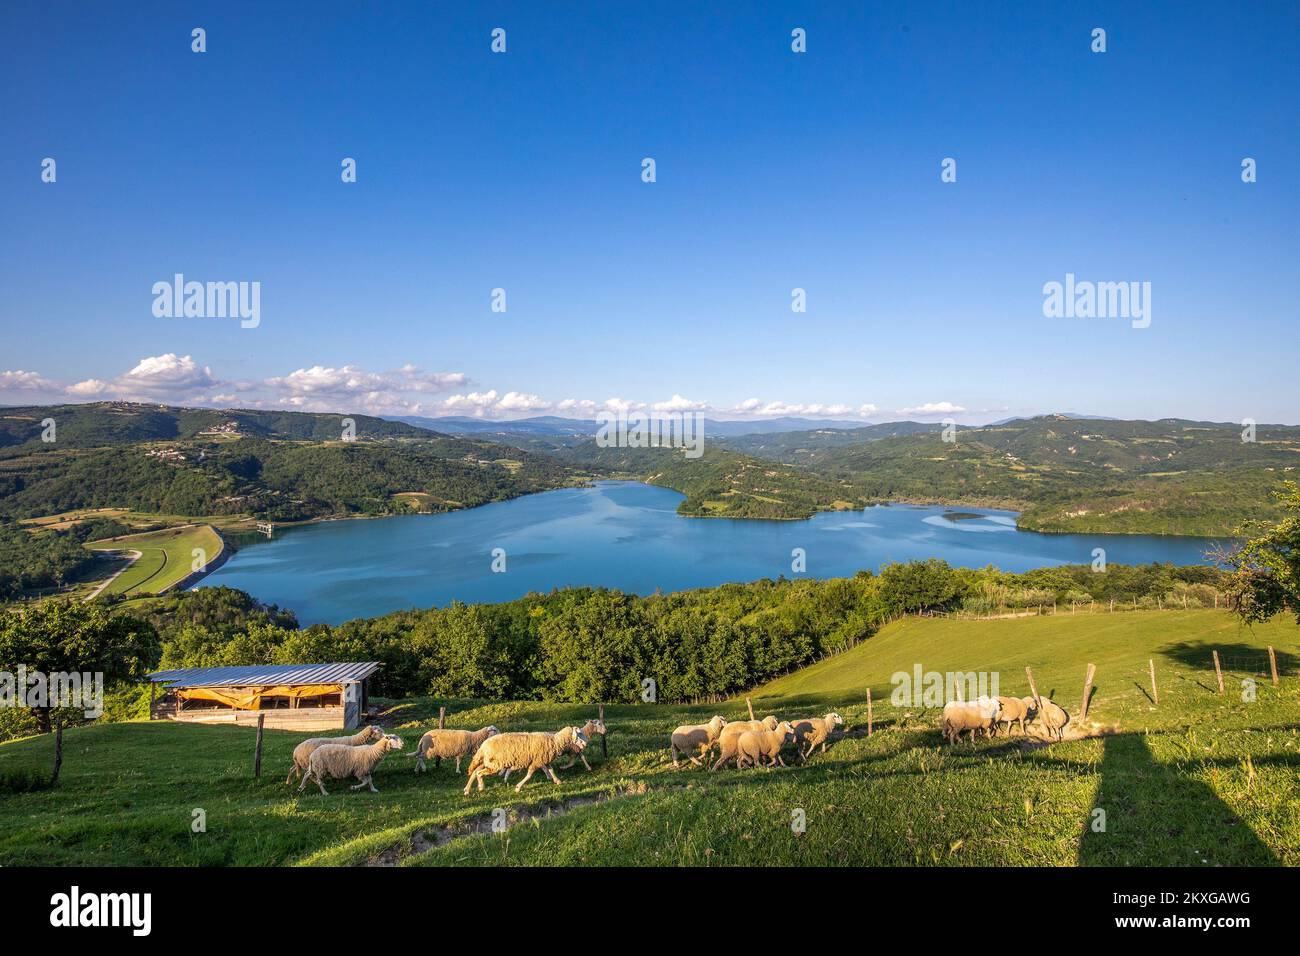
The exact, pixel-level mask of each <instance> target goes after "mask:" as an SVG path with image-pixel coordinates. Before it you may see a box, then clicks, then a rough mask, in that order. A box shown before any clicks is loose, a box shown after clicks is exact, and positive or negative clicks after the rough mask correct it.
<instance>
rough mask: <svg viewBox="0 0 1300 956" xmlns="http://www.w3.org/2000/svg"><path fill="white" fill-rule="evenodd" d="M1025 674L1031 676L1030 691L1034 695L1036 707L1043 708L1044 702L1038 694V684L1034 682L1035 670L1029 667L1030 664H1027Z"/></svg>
mask: <svg viewBox="0 0 1300 956" xmlns="http://www.w3.org/2000/svg"><path fill="white" fill-rule="evenodd" d="M1025 676H1026V677H1028V678H1029V692H1030V693H1031V694H1033V695H1034V707H1035V708H1037V709H1038V710H1042V709H1043V702H1042V699H1041V698H1039V696H1038V685H1037V684H1035V683H1034V672H1033V671H1031V670H1030V669H1029V665H1028V664H1026V665H1025Z"/></svg>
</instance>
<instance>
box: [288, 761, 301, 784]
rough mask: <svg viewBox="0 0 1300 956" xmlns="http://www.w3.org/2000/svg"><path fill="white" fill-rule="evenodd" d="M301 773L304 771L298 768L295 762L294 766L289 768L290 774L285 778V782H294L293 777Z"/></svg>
mask: <svg viewBox="0 0 1300 956" xmlns="http://www.w3.org/2000/svg"><path fill="white" fill-rule="evenodd" d="M301 775H302V771H301V770H299V769H298V765H297V764H294V765H293V766H292V767H290V768H289V776H287V777H285V778H284V782H285V783H287V784H288V783H293V778H294V777H295V776H301Z"/></svg>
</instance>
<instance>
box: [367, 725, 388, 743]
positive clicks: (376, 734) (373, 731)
mask: <svg viewBox="0 0 1300 956" xmlns="http://www.w3.org/2000/svg"><path fill="white" fill-rule="evenodd" d="M382 736H384V732H383V731H382V730H380V729H379V728H378V727H376V726H375V725H374V724H371V725H370V726H369V727H367V728H366V737H365V740H366V743H370V742H371V741H374V740H378V739H379V738H380V737H382Z"/></svg>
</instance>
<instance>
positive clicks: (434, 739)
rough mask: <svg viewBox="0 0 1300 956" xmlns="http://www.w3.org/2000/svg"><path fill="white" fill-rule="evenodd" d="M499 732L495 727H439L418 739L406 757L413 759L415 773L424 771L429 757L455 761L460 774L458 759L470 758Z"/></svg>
mask: <svg viewBox="0 0 1300 956" xmlns="http://www.w3.org/2000/svg"><path fill="white" fill-rule="evenodd" d="M499 733H501V731H499V730H497V729H496V728H495V727H490V726H489V727H480V728H479V729H478V730H451V729H449V728H443V727H439V728H437V729H435V730H430V731H429V732H428V733H426V734H425V735H424V736H423V737H421V738H420V743H419V746H417V747H416V748H415V749H414V750H412V751H411V752H410V753H409V754H407V755H406V756H408V757H414V758H415V772H416V773H420V772H421V771H422V770H424V769H425V767H424V762H425V761H426V760H428V759H430V758H431V757H442V758H443V759H445V760H452V759H453V758H454V759H455V761H456V772H457V773H460V759H461V758H462V757H471V756H473V755H474V751H476V750H478V748H479V745H480V744H481V743H483V741H485V740H487V739H488V738H489V737H491V736H493V735H495V734H499Z"/></svg>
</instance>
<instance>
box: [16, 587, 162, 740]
mask: <svg viewBox="0 0 1300 956" xmlns="http://www.w3.org/2000/svg"><path fill="white" fill-rule="evenodd" d="M160 653H161V646H160V641H159V638H158V633H157V632H156V631H155V630H154V629H153V627H152V625H150V624H147V623H145V622H143V621H138V620H136V619H135V618H132V617H127V616H125V615H120V614H119V615H114V614H110V613H109V612H107V611H106V610H105V609H104V608H103V607H100V606H98V605H94V604H84V603H79V602H72V601H47V602H46V603H44V604H34V605H28V606H26V607H24V608H22V609H21V610H19V611H18V612H17V613H8V614H0V670H3V671H7V672H9V673H10V674H13V673H15V672H16V671H17V669H18V667H19V666H20V665H21V666H25V667H26V668H27V671H28V673H29V674H30V673H36V672H39V673H43V674H45V675H46V677H47V678H48V677H49V675H51V674H58V673H64V674H72V673H86V672H90V673H96V674H102V675H103V681H104V684H105V685H107V684H109V683H111V682H113V681H118V680H127V679H131V678H140V677H143V676H144V675H145V674H146V673H147V672H148V671H149V669H150V668H151V667H153V666H154V665H155V664H156V663H157V662H158V658H159V655H160ZM24 689H25V688H19V689H18V690H19V691H22V690H24ZM50 703H53V702H52V701H48V700H47V701H46V705H45V706H42V707H32V708H31V712H32V715H33V716H34V717H35V718H36V722H37V727H38V728H39V730H40V731H41V733H48V732H49V729H50V709H51V708H50V706H49V704H50Z"/></svg>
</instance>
